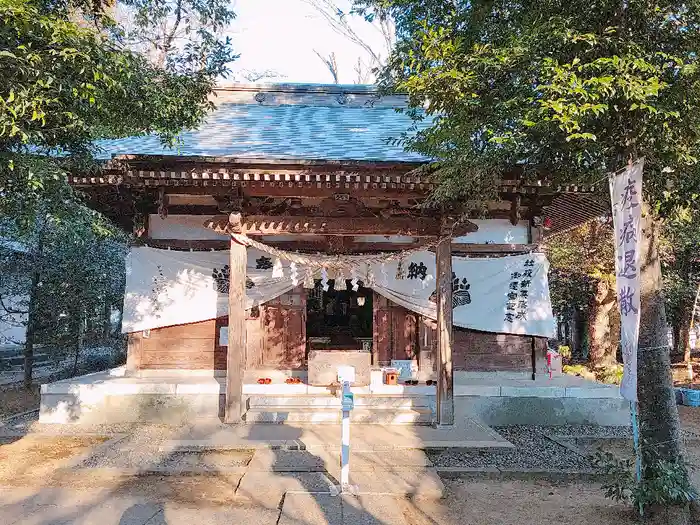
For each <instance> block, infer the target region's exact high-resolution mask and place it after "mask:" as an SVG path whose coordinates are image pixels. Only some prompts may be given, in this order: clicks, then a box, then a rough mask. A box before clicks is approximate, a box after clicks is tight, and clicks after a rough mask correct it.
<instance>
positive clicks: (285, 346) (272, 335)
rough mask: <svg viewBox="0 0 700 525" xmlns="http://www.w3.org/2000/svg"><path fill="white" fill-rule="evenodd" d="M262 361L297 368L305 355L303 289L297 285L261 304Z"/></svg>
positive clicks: (263, 363)
mask: <svg viewBox="0 0 700 525" xmlns="http://www.w3.org/2000/svg"><path fill="white" fill-rule="evenodd" d="M261 316H262V324H263V349H262V363H261V364H262V365H263V366H271V367H284V368H299V367H301V366H303V365H304V361H305V359H306V292H305V290H304V289H303V288H301V287H299V288H296V289H294V290H292V291H290V292H287V293H286V294H283V295H281V296H280V297H278V298H276V299H273V300H272V301H270V302H268V303H265V304H264V305H263V307H262V308H261Z"/></svg>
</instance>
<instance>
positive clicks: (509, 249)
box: [452, 242, 537, 254]
mask: <svg viewBox="0 0 700 525" xmlns="http://www.w3.org/2000/svg"><path fill="white" fill-rule="evenodd" d="M535 249H537V245H535V244H467V243H458V242H453V243H452V253H483V254H489V253H528V252H531V251H534V250H535Z"/></svg>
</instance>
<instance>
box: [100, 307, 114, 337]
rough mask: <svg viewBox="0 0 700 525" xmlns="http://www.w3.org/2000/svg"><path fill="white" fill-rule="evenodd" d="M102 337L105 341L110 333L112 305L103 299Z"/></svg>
mask: <svg viewBox="0 0 700 525" xmlns="http://www.w3.org/2000/svg"><path fill="white" fill-rule="evenodd" d="M102 316H103V317H102V323H103V324H102V339H104V340H105V341H107V340H108V339H109V336H110V334H111V333H112V305H111V304H109V301H108V300H107V299H105V302H104V310H103V311H102Z"/></svg>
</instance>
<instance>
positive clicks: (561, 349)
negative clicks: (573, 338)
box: [557, 345, 571, 359]
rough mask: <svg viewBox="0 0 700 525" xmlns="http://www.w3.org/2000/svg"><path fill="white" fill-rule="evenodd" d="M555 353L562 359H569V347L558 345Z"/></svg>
mask: <svg viewBox="0 0 700 525" xmlns="http://www.w3.org/2000/svg"><path fill="white" fill-rule="evenodd" d="M557 352H559V355H561V356H562V357H563V358H564V359H571V347H570V346H565V345H560V346H559V348H558V349H557Z"/></svg>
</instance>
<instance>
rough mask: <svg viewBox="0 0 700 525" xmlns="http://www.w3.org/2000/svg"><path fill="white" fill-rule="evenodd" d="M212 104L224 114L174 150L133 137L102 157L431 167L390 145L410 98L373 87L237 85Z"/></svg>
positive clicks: (109, 146)
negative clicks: (370, 162)
mask: <svg viewBox="0 0 700 525" xmlns="http://www.w3.org/2000/svg"><path fill="white" fill-rule="evenodd" d="M213 100H214V102H215V104H216V105H217V109H216V110H215V111H214V112H212V113H211V114H210V115H209V116H208V117H207V120H206V122H205V124H203V125H202V126H201V127H200V128H199V129H197V130H193V131H187V132H184V133H182V134H181V137H180V138H181V144H180V145H179V146H177V147H175V148H173V149H170V148H167V147H164V146H163V145H162V144H161V143H160V141H159V139H158V137H155V136H141V137H129V138H124V139H116V140H104V141H100V142H98V146H99V147H100V148H101V152H100V153H99V155H98V156H99V157H100V158H103V159H109V158H111V157H113V156H115V155H182V156H215V157H228V156H231V157H239V158H240V157H248V158H278V159H279V158H294V159H323V160H373V161H422V160H427V159H425V158H424V157H422V156H420V155H417V154H415V153H410V152H406V151H404V149H403V148H402V147H401V146H396V145H392V144H389V143H388V141H389V140H390V139H396V138H398V137H400V136H401V134H402V133H404V132H406V131H409V129H410V128H411V126H412V124H413V122H412V120H411V119H410V118H409V117H408V116H407V115H405V114H403V113H398V112H396V110H395V108H399V107H405V106H406V100H405V97H403V96H391V97H385V98H382V97H379V96H378V95H377V94H376V91H375V90H374V89H373V88H372V87H371V86H338V85H332V86H323V85H308V84H304V85H298V84H297V85H295V84H278V85H274V84H272V85H236V86H231V87H228V88H222V89H219V90H217V92H216V97H215V98H214V99H213ZM425 126H427V123H422V124H421V127H425Z"/></svg>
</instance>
